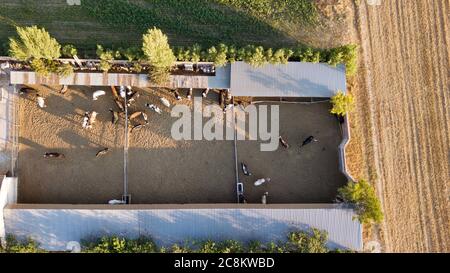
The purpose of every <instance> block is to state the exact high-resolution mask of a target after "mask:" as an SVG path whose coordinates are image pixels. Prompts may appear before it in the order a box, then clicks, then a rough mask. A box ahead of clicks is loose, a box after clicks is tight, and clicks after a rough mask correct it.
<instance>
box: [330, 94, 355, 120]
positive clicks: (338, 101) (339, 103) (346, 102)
mask: <svg viewBox="0 0 450 273" xmlns="http://www.w3.org/2000/svg"><path fill="white" fill-rule="evenodd" d="M354 103H355V102H354V98H353V96H352V95H351V94H344V93H343V92H342V91H341V90H338V92H337V93H336V95H334V96H333V97H332V98H331V104H332V105H333V108H332V109H331V110H330V113H331V114H335V115H338V116H341V117H343V116H345V115H346V114H347V113H348V112H350V111H352V110H353V107H354Z"/></svg>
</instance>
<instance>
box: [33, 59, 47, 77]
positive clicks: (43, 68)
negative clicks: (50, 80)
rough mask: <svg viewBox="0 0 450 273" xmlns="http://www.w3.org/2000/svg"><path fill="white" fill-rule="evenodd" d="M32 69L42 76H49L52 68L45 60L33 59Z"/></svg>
mask: <svg viewBox="0 0 450 273" xmlns="http://www.w3.org/2000/svg"><path fill="white" fill-rule="evenodd" d="M30 66H31V68H32V69H33V70H34V71H35V72H36V73H37V74H38V75H41V76H48V74H49V73H50V68H49V67H48V65H47V64H46V62H45V61H44V60H43V59H33V60H31V62H30Z"/></svg>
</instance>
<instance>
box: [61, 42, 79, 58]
mask: <svg viewBox="0 0 450 273" xmlns="http://www.w3.org/2000/svg"><path fill="white" fill-rule="evenodd" d="M61 53H62V55H63V56H64V57H68V58H72V57H73V56H75V55H77V53H78V51H77V49H76V48H75V46H74V45H65V46H63V48H62V50H61Z"/></svg>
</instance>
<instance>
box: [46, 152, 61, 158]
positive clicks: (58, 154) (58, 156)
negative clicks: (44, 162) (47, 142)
mask: <svg viewBox="0 0 450 273" xmlns="http://www.w3.org/2000/svg"><path fill="white" fill-rule="evenodd" d="M44 158H65V156H64V154H60V153H45V154H44Z"/></svg>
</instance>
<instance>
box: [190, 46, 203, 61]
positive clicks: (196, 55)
mask: <svg viewBox="0 0 450 273" xmlns="http://www.w3.org/2000/svg"><path fill="white" fill-rule="evenodd" d="M189 51H190V52H191V62H193V63H198V62H200V57H201V54H202V47H201V46H200V45H199V44H193V45H192V47H190V48H189Z"/></svg>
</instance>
